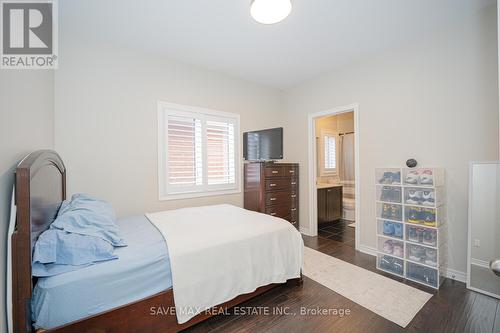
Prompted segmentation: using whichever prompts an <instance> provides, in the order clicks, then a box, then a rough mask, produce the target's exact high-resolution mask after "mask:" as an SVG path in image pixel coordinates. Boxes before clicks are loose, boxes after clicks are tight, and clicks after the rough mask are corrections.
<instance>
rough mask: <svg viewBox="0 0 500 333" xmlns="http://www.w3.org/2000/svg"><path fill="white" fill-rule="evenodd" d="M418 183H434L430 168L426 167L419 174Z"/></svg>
mask: <svg viewBox="0 0 500 333" xmlns="http://www.w3.org/2000/svg"><path fill="white" fill-rule="evenodd" d="M419 180H420V184H422V185H432V184H433V183H434V177H433V175H432V170H430V169H426V170H424V171H422V174H420V178H419Z"/></svg>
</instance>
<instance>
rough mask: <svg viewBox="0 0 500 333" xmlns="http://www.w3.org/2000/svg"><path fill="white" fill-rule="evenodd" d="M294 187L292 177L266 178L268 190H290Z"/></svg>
mask: <svg viewBox="0 0 500 333" xmlns="http://www.w3.org/2000/svg"><path fill="white" fill-rule="evenodd" d="M291 187H292V185H291V182H290V179H287V178H282V179H266V191H274V190H290V189H291Z"/></svg>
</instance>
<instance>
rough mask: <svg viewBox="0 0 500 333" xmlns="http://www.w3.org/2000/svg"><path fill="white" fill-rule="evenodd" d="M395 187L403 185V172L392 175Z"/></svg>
mask: <svg viewBox="0 0 500 333" xmlns="http://www.w3.org/2000/svg"><path fill="white" fill-rule="evenodd" d="M391 184H393V185H397V184H401V172H400V171H397V172H393V173H392V183H391Z"/></svg>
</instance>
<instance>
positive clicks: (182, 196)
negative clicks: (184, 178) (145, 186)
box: [159, 188, 241, 201]
mask: <svg viewBox="0 0 500 333" xmlns="http://www.w3.org/2000/svg"><path fill="white" fill-rule="evenodd" d="M239 193H241V189H239V188H238V189H232V190H215V191H204V192H189V193H177V194H174V193H172V194H167V195H160V197H159V200H160V201H169V200H181V199H193V198H203V197H212V196H220V195H229V194H239Z"/></svg>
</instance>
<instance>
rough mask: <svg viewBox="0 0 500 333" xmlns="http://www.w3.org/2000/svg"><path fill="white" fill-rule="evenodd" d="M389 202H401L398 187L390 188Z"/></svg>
mask: <svg viewBox="0 0 500 333" xmlns="http://www.w3.org/2000/svg"><path fill="white" fill-rule="evenodd" d="M390 197H391V201H392V202H399V203H400V202H401V188H400V187H392V188H391V195H390Z"/></svg>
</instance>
